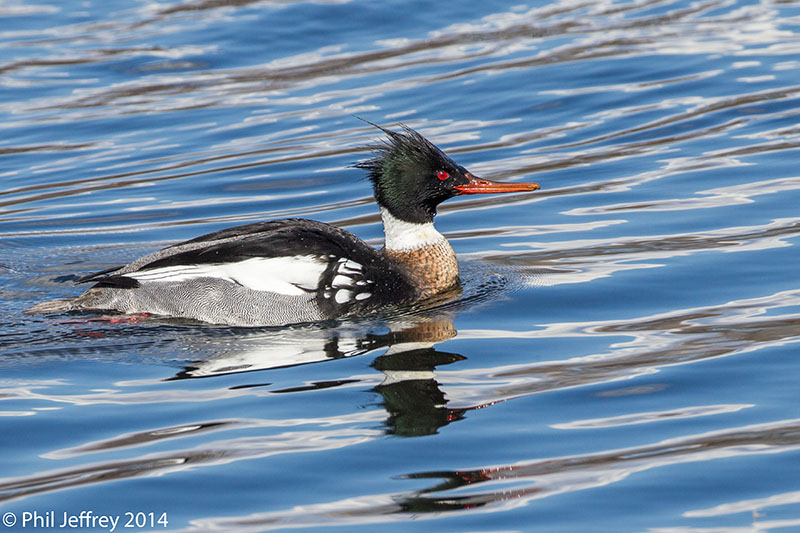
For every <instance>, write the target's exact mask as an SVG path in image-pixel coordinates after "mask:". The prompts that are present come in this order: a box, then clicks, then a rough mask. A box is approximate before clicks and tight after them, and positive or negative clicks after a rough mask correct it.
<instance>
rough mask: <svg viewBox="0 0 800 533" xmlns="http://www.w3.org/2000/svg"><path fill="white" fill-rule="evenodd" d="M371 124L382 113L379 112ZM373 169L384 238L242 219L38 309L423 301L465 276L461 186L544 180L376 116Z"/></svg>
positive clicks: (214, 314)
mask: <svg viewBox="0 0 800 533" xmlns="http://www.w3.org/2000/svg"><path fill="white" fill-rule="evenodd" d="M370 124H372V123H371V122H370ZM372 125H373V126H375V127H377V128H378V129H380V130H381V131H382V132H383V133H385V135H386V137H385V138H383V139H382V140H381V141H379V142H377V143H375V144H372V145H368V146H367V147H366V148H367V149H369V150H370V152H371V153H372V156H373V157H372V158H370V159H368V160H365V161H362V162H359V163H356V164H355V165H354V166H355V167H356V168H359V169H362V170H364V171H366V174H367V177H368V178H369V181H370V182H371V184H372V188H373V192H374V198H375V202H376V203H377V204H378V208H379V210H380V216H381V220H382V222H383V230H384V235H385V243H384V246H383V248H380V249H378V248H374V247H373V246H371V245H369V244H367V243H366V242H365V241H363V240H362V239H360V238H358V237H357V236H355V235H354V234H352V233H350V232H348V231H345V230H343V229H341V228H339V227H337V226H334V225H331V224H327V223H323V222H318V221H315V220H309V219H304V218H286V219H280V220H270V221H264V222H256V223H250V224H244V225H240V226H235V227H232V228H228V229H222V230H219V231H215V232H213V233H209V234H206V235H202V236H200V237H196V238H194V239H191V240H188V241H185V242H181V243H178V244H174V245H172V246H168V247H166V248H163V249H161V250H158V251H156V252H153V253H151V254H149V255H146V256H144V257H141V258H139V259H136V260H135V261H132V262H131V263H128V264H127V265H123V266H117V267H113V268H109V269H106V270H102V271H100V272H95V273H92V274H89V275H86V276H83V277H81V278H79V279H77V282H78V283H92V284H93V285H92V286H91V287H90V288H89V289H88V290H86V291H85V292H84V293H83V294H81V295H79V296H77V297H72V298H62V299H57V300H51V301H46V302H42V303H40V304H37V305H35V306H33V307H31V308H30V309H28V310H27V311H28V313H31V314H42V313H45V314H47V313H73V312H113V313H120V314H124V315H131V316H136V315H138V316H150V315H156V316H160V317H170V318H180V319H190V320H196V321H200V322H205V323H209V324H221V325H228V326H284V325H289V324H299V323H313V322H321V321H326V320H332V319H338V318H341V317H346V316H353V315H362V314H367V313H370V312H373V311H376V310H380V309H381V308H383V307H386V306H398V305H405V304H413V303H417V302H422V301H424V300H428V299H431V298H433V297H435V296H437V295H441V294H443V293H445V292H447V291H450V290H453V289H455V288H457V287H459V286H460V285H459V269H458V261H457V259H456V254H455V252H454V250H453V247H452V246H451V245H450V243H449V242H448V241H447V239H446V238H445V237H444V236H443V235H442V234H441V233H439V232H438V231H437V230H436V228H435V227H434V224H433V221H434V217H435V216H436V209H437V206H438V205H439V204H440V203H442V202H444V201H445V200H448V199H450V198H453V197H455V196H463V195H472V194H495V193H515V192H528V191H535V190H537V189H539V184H537V183H518V182H497V181H491V180H488V179H483V178H479V177H477V176H475V175H474V174H472V173H471V172H470V171H469V170H467V169H466V168H464V167H463V166H461V165H459V164H458V163H456V162H455V161H454V160H453V159H451V158H450V157H449V156H448V155H447V154H445V153H444V152H443V151H442V150H440V149H439V148H438V147H437V146H435V145H434V144H433V143H432V142H430V141H429V140H427V139H426V138H425V137H423V136H422V135H421V134H420V133H418V132H417V131H415V130H414V129H412V128H410V127H408V126H406V125H404V124H400V131H394V130H390V129H388V128H385V127H383V126H378V125H375V124H372Z"/></svg>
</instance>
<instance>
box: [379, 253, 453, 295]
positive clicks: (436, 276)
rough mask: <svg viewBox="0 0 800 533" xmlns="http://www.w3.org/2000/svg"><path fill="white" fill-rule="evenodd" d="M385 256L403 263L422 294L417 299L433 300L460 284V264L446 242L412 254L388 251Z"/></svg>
mask: <svg viewBox="0 0 800 533" xmlns="http://www.w3.org/2000/svg"><path fill="white" fill-rule="evenodd" d="M383 253H384V254H386V256H387V257H389V258H391V259H392V260H394V261H396V262H398V263H400V264H401V265H402V266H403V268H404V269H405V270H406V272H408V274H409V276H410V277H411V279H412V280H413V282H414V284H415V285H416V287H417V290H418V291H419V295H418V298H419V299H424V298H430V297H431V296H433V295H435V294H439V293H440V292H444V291H446V290H448V289H451V288H453V287H454V286H456V285H457V284H458V261H457V260H456V254H455V252H454V251H453V248H452V247H451V246H450V243H448V242H447V241H446V240H444V239H442V240H441V241H440V242H437V243H434V244H429V245H427V246H423V247H421V248H417V249H415V250H409V251H398V250H389V249H386V248H384V249H383Z"/></svg>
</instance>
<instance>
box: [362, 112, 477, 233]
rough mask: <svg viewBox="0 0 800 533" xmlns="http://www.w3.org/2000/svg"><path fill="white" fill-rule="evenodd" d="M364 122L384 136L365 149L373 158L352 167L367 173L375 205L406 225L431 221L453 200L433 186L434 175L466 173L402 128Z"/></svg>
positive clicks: (444, 188) (439, 152) (421, 138)
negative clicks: (442, 203) (442, 171)
mask: <svg viewBox="0 0 800 533" xmlns="http://www.w3.org/2000/svg"><path fill="white" fill-rule="evenodd" d="M361 120H363V119H361ZM364 122H367V123H368V124H371V125H373V126H375V127H376V128H378V129H379V130H381V131H382V132H384V133H385V134H386V138H385V139H384V140H383V141H382V142H379V143H375V144H371V145H368V146H366V148H367V149H368V150H370V151H371V152H373V153H374V154H375V157H373V158H372V159H368V160H366V161H361V162H359V163H356V164H355V165H354V166H355V167H356V168H360V169H363V170H366V171H367V177H368V178H369V180H370V181H371V182H372V187H373V189H374V191H375V199H376V200H377V201H378V204H380V205H381V206H382V207H385V208H386V209H388V210H389V212H390V213H392V215H394V216H395V217H398V218H401V219H403V220H406V221H408V222H419V223H421V222H429V221H431V220H433V217H434V215H435V214H436V206H437V205H438V204H439V203H441V202H442V201H444V200H447V199H448V198H451V197H452V196H454V194H453V192H452V188H446V187H442V186H441V185H440V184H439V183H437V182H436V180H435V179H434V176H435V173H436V172H437V171H438V170H445V171H447V172H449V173H458V172H465V170H464V169H463V168H462V167H461V166H459V165H458V164H457V163H455V162H454V161H453V160H452V159H450V157H448V156H447V154H445V153H444V152H443V151H442V150H440V149H439V148H438V147H437V146H436V145H434V144H433V143H432V142H430V141H429V140H428V139H426V138H425V137H423V136H422V135H420V134H419V133H418V132H417V131H415V130H413V129H412V128H410V127H408V126H406V125H405V124H400V127H401V128H402V130H403V131H402V132H397V131H392V130H390V129H387V128H384V127H383V126H379V125H377V124H373V123H372V122H369V121H367V120H365V121H364Z"/></svg>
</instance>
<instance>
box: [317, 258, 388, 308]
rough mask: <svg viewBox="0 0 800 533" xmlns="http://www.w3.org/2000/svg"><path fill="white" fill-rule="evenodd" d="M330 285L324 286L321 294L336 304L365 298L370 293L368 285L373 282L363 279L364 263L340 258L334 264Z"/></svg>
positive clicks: (370, 294)
mask: <svg viewBox="0 0 800 533" xmlns="http://www.w3.org/2000/svg"><path fill="white" fill-rule="evenodd" d="M333 274H334V275H333V278H332V279H331V282H330V285H327V286H326V287H325V288H324V291H323V293H322V296H323V297H325V298H327V299H331V298H333V300H334V301H335V302H336V303H337V304H346V303H350V302H352V301H362V300H366V299H367V298H369V297H370V296H372V293H371V292H369V289H368V288H369V286H370V285H372V284H374V283H375V282H374V281H372V280H369V279H364V265H362V264H361V263H357V262H355V261H353V260H352V259H347V258H344V257H343V258H341V259H339V261H338V262H337V264H336V268H335V269H334V272H333Z"/></svg>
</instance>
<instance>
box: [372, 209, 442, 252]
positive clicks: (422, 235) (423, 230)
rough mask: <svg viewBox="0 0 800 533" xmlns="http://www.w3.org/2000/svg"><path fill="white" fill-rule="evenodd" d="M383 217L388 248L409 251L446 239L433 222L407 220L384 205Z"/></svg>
mask: <svg viewBox="0 0 800 533" xmlns="http://www.w3.org/2000/svg"><path fill="white" fill-rule="evenodd" d="M381 219H383V233H384V234H385V235H386V249H387V250H394V251H397V252H407V251H409V250H414V249H416V248H422V247H423V246H427V245H430V244H435V243H439V242H442V241H444V240H445V238H444V236H443V235H442V234H441V233H439V232H438V231H436V228H434V227H433V222H424V223H422V224H416V223H414V222H405V221H404V220H400V219H399V218H397V217H395V216H394V215H392V214H391V213H390V212H389V211H388V210H387V209H386V208H384V207H381Z"/></svg>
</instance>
